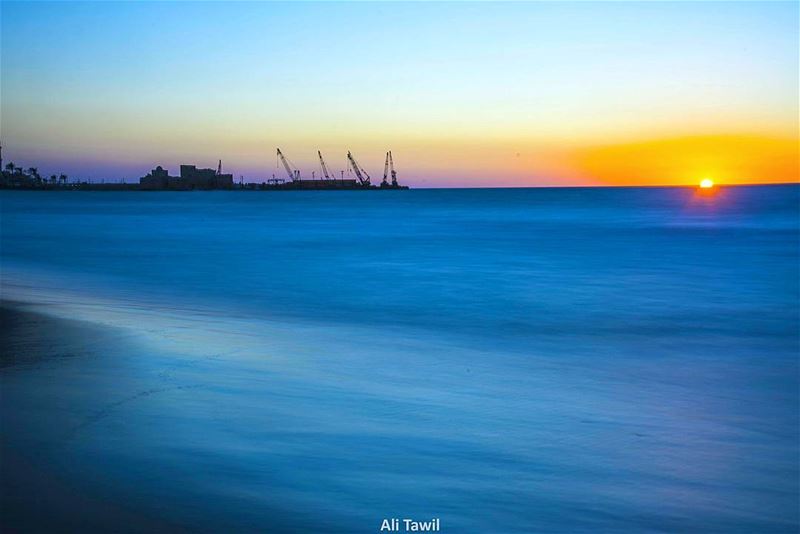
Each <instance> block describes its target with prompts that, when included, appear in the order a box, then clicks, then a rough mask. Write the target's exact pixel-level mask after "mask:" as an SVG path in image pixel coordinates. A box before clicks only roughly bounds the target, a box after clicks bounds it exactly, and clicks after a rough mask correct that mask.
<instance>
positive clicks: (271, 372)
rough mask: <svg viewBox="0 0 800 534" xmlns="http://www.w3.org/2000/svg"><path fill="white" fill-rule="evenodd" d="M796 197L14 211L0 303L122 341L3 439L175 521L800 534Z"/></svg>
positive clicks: (71, 205) (618, 196) (143, 200)
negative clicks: (387, 521) (405, 521)
mask: <svg viewBox="0 0 800 534" xmlns="http://www.w3.org/2000/svg"><path fill="white" fill-rule="evenodd" d="M798 206H800V187H798V186H795V185H788V186H762V187H728V188H719V189H717V190H714V191H712V192H705V191H704V192H701V191H697V190H694V189H692V188H608V189H601V188H587V189H582V188H578V189H495V190H411V191H376V192H363V191H353V192H235V191H232V192H193V193H185V192H180V193H166V192H164V193H138V192H115V193H103V192H15V191H4V192H2V194H0V210H1V211H2V212H1V214H0V215H1V217H2V219H0V223H1V226H0V232H1V235H0V238H1V240H0V246H1V248H0V257H1V258H2V292H3V298H5V299H7V300H11V301H16V302H23V303H26V306H28V307H29V308H30V309H34V310H37V311H43V312H45V313H47V314H50V315H53V316H57V317H66V318H73V319H78V320H81V321H84V322H86V324H87V325H89V324H91V325H93V326H92V327H95V326H98V325H99V327H101V328H104V329H106V331H107V332H116V333H117V334H115V336H116V337H113V336H112V339H113V342H110V341H108V338H107V337H103V336H102V335H100V334H97V336H98V337H97V338H95V337H92V336H90V335H89V334H86V335H81V336H79V337H80V338H81V340H80V341H82V342H86V343H90V345H91V343H93V342H94V341H93V340H95V339H97V340H98V341H96V342H94V345H91V347H90V349H87V350H86V351H83V352H81V355H77V356H75V357H72V358H61V359H58V360H53V361H48V362H46V363H43V364H39V365H35V366H27V367H26V366H12V367H10V368H8V369H4V370H3V371H2V374H1V375H0V377H1V378H2V382H0V385H2V409H0V416H1V417H2V419H0V421H2V424H3V427H2V428H3V435H4V437H3V440H4V442H5V445H4V446H5V447H6V450H12V449H13V450H26V451H30V450H40V451H41V454H39V455H37V456H36V461H35V463H36V465H37V470H38V471H41V470H44V471H52V472H55V473H57V474H58V479H59V480H63V481H68V484H69V486H70V487H71V488H79V490H80V491H81V492H83V493H85V494H86V495H90V496H97V495H102V500H103V501H104V502H106V503H109V502H110V503H122V504H123V505H124V506H123V508H124V509H125V512H126V513H131V514H132V515H133V516H135V517H139V518H149V519H152V520H153V521H163V522H164V524H167V525H170V529H171V528H187V529H191V530H208V531H216V532H222V531H225V532H236V531H292V530H297V531H318V532H328V531H331V532H379V528H380V525H381V521H382V519H384V518H415V519H418V520H427V519H430V518H433V517H438V518H440V519H441V525H442V531H444V532H498V533H506V532H507V533H512V532H589V531H592V532H598V531H600V532H622V531H633V532H637V531H642V532H644V531H647V532H650V531H673V532H675V531H680V532H796V531H797V530H798V528H800V517H799V513H798V499H800V491H799V489H798V485H799V482H798V481H799V480H800V466H799V463H800V444H799V443H800V436H799V434H798V421H799V420H800V392H799V384H800V375H799V374H798V371H799V367H798V352H799V351H800V337H799V335H800V334H799V332H800V286H799V285H798V262H799V261H800V247H799V244H800V223H799V222H800V211H799V208H798ZM87 328H89V327H88V326H87ZM29 335H31V336H35V335H36V334H35V333H34V334H29ZM51 343H52V344H53V350H55V351H58V350H59V342H57V341H56V342H51ZM65 484H66V483H65ZM90 502H94V501H91V500H90ZM91 506H93V505H89V506H88V508H89V509H91ZM62 512H63V511H62ZM86 513H87V515H88V516H90V515H91V510H89V511H87V512H86ZM54 514H55V515H54V517H56V518H57V517H58V514H57V513H55V512H54ZM119 517H120V518H122V517H123V516H122V515H120V516H119ZM71 520H72V521H76V520H75V518H74V517H72V518H71ZM88 520H89V519H87V521H88ZM94 520H95V521H99V522H100V523H97V524H101V523H102V524H104V525H107V524H109V522H111V523H114V522H115V520H116V518H115V516H114V515H113V513H112V514H111V515H110V516H108V514H106V516H105V517H103V518H100V519H98V518H95V519H94ZM56 521H57V519H56ZM118 524H119V525H121V526H120V528H121V529H122V530H124V529H125V528H126V526H125V525H127V527H128V528H131V529H134V530H135V528H134V526H133V524H131V523H124V522H123V520H122V519H120V520H119V523H118ZM154 524H155V523H154Z"/></svg>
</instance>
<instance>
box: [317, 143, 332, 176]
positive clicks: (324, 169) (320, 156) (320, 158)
mask: <svg viewBox="0 0 800 534" xmlns="http://www.w3.org/2000/svg"><path fill="white" fill-rule="evenodd" d="M317 154H319V163H320V165H322V174H324V175H325V179H326V180H330V179H331V177H330V176H329V175H328V166H327V165H325V160H324V159H322V152H320V151H319V150H317Z"/></svg>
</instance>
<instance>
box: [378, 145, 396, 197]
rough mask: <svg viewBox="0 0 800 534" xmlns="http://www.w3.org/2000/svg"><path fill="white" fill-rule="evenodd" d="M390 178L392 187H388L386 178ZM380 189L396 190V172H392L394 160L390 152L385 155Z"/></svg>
mask: <svg viewBox="0 0 800 534" xmlns="http://www.w3.org/2000/svg"><path fill="white" fill-rule="evenodd" d="M389 176H391V177H392V185H389V182H388V178H389ZM381 187H382V188H387V187H389V188H394V189H397V188H399V186H398V185H397V172H396V171H395V170H394V159H393V158H392V151H391V150H390V151H389V152H387V153H386V160H385V161H384V162H383V181H382V182H381Z"/></svg>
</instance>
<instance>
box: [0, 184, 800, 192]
mask: <svg viewBox="0 0 800 534" xmlns="http://www.w3.org/2000/svg"><path fill="white" fill-rule="evenodd" d="M782 186H794V187H798V186H800V182H770V183H747V184H717V185H716V186H715V188H717V189H727V188H732V187H782ZM697 187H698V186H697V185H694V184H657V185H522V186H513V185H510V186H492V187H414V188H409V187H408V186H403V187H388V188H382V187H377V186H371V187H316V188H315V187H302V188H301V187H274V186H269V185H268V186H264V187H262V184H245V185H244V186H235V187H232V188H226V189H205V188H195V189H146V188H141V187H139V184H127V183H121V182H111V183H101V184H97V183H89V182H81V183H71V184H66V185H43V186H8V185H2V184H0V191H2V190H5V191H105V192H115V191H116V192H118V191H139V192H143V193H177V192H183V193H188V192H212V191H396V190H401V191H405V190H409V189H415V190H426V191H437V190H441V191H446V190H455V191H463V190H484V189H485V190H492V189H642V188H648V189H658V188H662V189H674V188H688V189H694V188H697Z"/></svg>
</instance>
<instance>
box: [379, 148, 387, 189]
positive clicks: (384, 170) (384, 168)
mask: <svg viewBox="0 0 800 534" xmlns="http://www.w3.org/2000/svg"><path fill="white" fill-rule="evenodd" d="M388 174H389V153H388V152H387V153H386V161H384V162H383V181H382V182H381V187H387V186H388V185H389V182H387V181H386V176H387V175H388Z"/></svg>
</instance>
